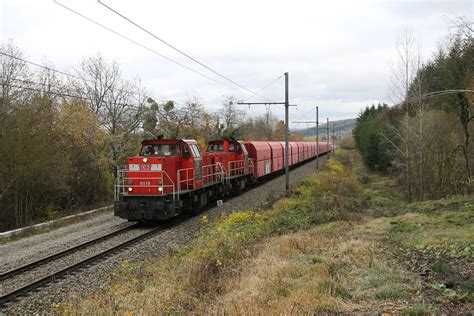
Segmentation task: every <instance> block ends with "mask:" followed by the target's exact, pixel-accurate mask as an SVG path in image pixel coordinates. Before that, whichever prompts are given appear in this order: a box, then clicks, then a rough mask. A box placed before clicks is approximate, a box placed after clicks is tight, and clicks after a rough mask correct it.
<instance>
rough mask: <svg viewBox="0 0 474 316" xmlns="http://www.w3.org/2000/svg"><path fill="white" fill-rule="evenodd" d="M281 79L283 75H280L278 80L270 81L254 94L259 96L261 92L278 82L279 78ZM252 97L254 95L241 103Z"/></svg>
mask: <svg viewBox="0 0 474 316" xmlns="http://www.w3.org/2000/svg"><path fill="white" fill-rule="evenodd" d="M282 77H283V75H280V76H279V77H278V78H276V79H274V80H272V81H271V82H270V83H268V84H266V85H265V86H264V87H263V88H261V89H260V90H258V91H257V92H256V93H257V94H259V93H261V92H262V91H263V90H265V89H267V88H268V87H270V86H271V85H272V84H274V83H275V82H277V81H278V80H280V79H281V78H282ZM253 97H254V95H251V96H250V97H249V98H247V99H245V100H244V101H243V102H247V101H248V100H250V99H252V98H253Z"/></svg>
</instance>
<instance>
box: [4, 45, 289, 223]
mask: <svg viewBox="0 0 474 316" xmlns="http://www.w3.org/2000/svg"><path fill="white" fill-rule="evenodd" d="M0 53H1V54H0V230H8V229H12V228H16V227H21V226H25V225H28V224H31V223H33V222H36V221H41V220H45V219H53V218H56V217H58V216H61V215H64V214H66V213H71V212H75V211H78V210H84V209H88V208H91V207H93V206H97V205H103V204H104V203H110V202H111V199H112V194H113V185H114V177H115V173H116V168H117V166H119V165H123V164H125V163H126V158H127V157H129V156H133V155H135V154H136V153H137V151H138V147H139V145H140V143H141V141H142V140H143V139H149V138H155V137H159V136H163V137H165V138H193V139H196V140H197V141H198V143H199V145H200V146H201V148H202V149H203V148H205V146H206V143H207V142H208V141H209V140H211V139H218V138H224V137H235V138H238V139H256V140H282V139H284V124H283V122H282V121H280V120H278V119H277V118H276V117H275V116H274V115H272V114H271V113H266V114H264V115H262V116H257V117H250V116H248V115H246V113H245V112H244V111H243V110H242V109H240V108H238V106H237V105H236V100H235V98H234V97H232V96H229V97H226V98H225V99H224V100H223V102H222V107H221V108H219V109H217V110H215V111H210V110H208V109H207V107H206V105H205V103H204V101H203V100H202V99H200V98H198V97H190V98H188V99H186V100H185V101H184V102H182V103H180V102H177V101H175V100H157V99H156V98H154V97H153V96H151V94H150V93H149V91H148V90H147V89H146V87H145V86H144V85H143V84H142V82H141V81H140V79H139V78H136V79H133V80H127V79H125V78H124V77H123V75H122V73H121V71H120V67H119V64H118V63H116V62H114V61H108V60H105V59H104V58H103V57H102V56H100V55H98V56H93V57H89V58H85V59H84V60H83V61H81V62H80V63H79V64H78V65H76V66H75V67H73V68H72V70H71V71H70V72H69V73H66V75H65V73H64V72H58V71H56V70H54V67H53V65H51V64H48V63H45V64H44V65H42V66H43V67H36V66H37V65H36V66H35V65H31V63H30V62H28V61H27V60H26V59H25V58H24V53H23V52H22V51H21V50H20V49H19V48H18V47H17V46H16V45H15V44H14V43H13V42H11V41H10V42H7V43H2V44H1V45H0ZM296 136H297V135H296ZM296 136H295V137H296Z"/></svg>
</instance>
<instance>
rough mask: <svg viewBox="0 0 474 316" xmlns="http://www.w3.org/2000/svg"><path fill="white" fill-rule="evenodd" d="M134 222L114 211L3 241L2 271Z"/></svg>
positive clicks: (0, 262)
mask: <svg viewBox="0 0 474 316" xmlns="http://www.w3.org/2000/svg"><path fill="white" fill-rule="evenodd" d="M129 225H132V224H131V223H128V222H127V221H125V220H123V219H120V218H116V217H114V216H113V213H112V212H109V213H106V214H103V215H100V216H97V217H94V218H91V219H88V220H85V221H83V222H80V223H78V224H73V225H67V226H64V227H61V228H58V229H55V230H52V231H50V232H47V233H44V234H38V235H33V236H30V237H25V238H22V239H19V240H15V241H11V242H8V243H6V244H3V245H0V254H2V255H0V272H5V271H8V270H11V269H13V268H15V267H19V266H21V265H24V264H27V263H29V262H32V261H35V260H38V259H41V258H44V257H46V256H48V255H51V254H54V253H57V252H59V251H61V250H64V249H67V248H70V247H72V246H75V245H78V244H81V243H83V242H86V241H89V240H92V239H95V238H97V237H99V236H102V235H105V234H107V233H110V232H113V231H115V230H119V229H121V228H124V227H126V226H129Z"/></svg>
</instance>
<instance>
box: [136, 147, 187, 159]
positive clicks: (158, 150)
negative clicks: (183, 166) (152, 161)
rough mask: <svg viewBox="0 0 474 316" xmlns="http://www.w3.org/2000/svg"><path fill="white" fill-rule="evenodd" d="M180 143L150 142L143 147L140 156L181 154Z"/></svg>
mask: <svg viewBox="0 0 474 316" xmlns="http://www.w3.org/2000/svg"><path fill="white" fill-rule="evenodd" d="M179 154H180V152H179V145H178V144H150V145H145V146H143V147H142V150H141V152H140V156H161V157H167V156H179Z"/></svg>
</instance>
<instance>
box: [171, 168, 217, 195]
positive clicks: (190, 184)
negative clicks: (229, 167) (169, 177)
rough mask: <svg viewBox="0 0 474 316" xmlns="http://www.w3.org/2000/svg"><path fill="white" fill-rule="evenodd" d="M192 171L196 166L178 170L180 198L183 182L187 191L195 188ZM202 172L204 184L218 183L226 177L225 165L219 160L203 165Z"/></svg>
mask: <svg viewBox="0 0 474 316" xmlns="http://www.w3.org/2000/svg"><path fill="white" fill-rule="evenodd" d="M191 171H194V168H185V169H178V171H177V172H176V173H177V186H178V188H177V190H178V198H179V195H180V194H181V190H182V188H181V187H182V184H184V186H185V189H184V190H185V191H189V190H190V189H191V190H194V189H195V186H194V183H195V180H194V174H193V173H192V172H191ZM201 174H202V182H203V186H208V185H212V184H216V183H219V182H223V181H224V179H225V171H224V167H223V165H222V163H220V162H217V163H215V164H211V165H205V166H202V168H201ZM184 176H185V177H184ZM209 180H211V181H209Z"/></svg>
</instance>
